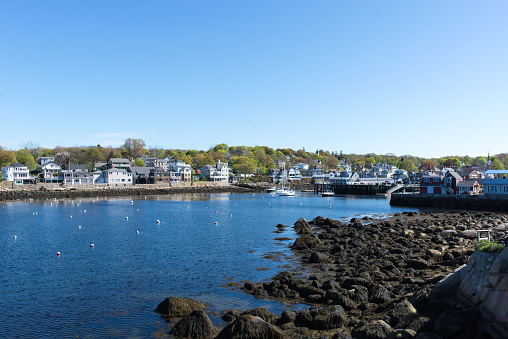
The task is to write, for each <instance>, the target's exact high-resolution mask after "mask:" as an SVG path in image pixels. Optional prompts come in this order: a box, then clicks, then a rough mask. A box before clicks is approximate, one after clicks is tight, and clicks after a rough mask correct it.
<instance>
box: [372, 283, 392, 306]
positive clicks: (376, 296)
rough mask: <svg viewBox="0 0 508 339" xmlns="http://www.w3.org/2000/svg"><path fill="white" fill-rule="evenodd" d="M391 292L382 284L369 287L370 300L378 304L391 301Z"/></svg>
mask: <svg viewBox="0 0 508 339" xmlns="http://www.w3.org/2000/svg"><path fill="white" fill-rule="evenodd" d="M391 300H392V298H391V297H390V292H389V291H388V290H387V289H386V287H384V286H381V285H372V286H371V287H370V288H369V301H370V302H373V303H376V304H384V303H387V302H389V301H391Z"/></svg>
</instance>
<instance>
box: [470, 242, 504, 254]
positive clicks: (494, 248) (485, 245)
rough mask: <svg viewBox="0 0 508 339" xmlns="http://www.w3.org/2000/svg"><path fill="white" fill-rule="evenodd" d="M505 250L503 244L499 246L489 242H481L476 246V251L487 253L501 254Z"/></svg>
mask: <svg viewBox="0 0 508 339" xmlns="http://www.w3.org/2000/svg"><path fill="white" fill-rule="evenodd" d="M503 248H504V245H503V244H498V243H495V242H492V241H488V240H481V241H479V242H478V243H476V245H475V246H474V249H475V250H477V251H481V252H487V253H499V252H501V251H502V250H503Z"/></svg>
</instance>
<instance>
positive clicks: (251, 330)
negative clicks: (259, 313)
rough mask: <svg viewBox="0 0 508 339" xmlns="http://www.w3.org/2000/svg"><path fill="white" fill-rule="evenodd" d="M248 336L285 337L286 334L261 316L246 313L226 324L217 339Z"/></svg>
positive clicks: (276, 338) (234, 338) (245, 337)
mask: <svg viewBox="0 0 508 339" xmlns="http://www.w3.org/2000/svg"><path fill="white" fill-rule="evenodd" d="M247 338H252V339H254V338H266V339H284V335H283V334H282V332H281V331H280V330H279V329H278V328H277V327H275V326H274V325H272V324H270V323H267V322H266V321H264V320H263V319H261V318H259V317H255V316H252V315H248V314H246V315H242V316H241V317H240V318H238V319H236V320H235V321H234V322H232V323H231V324H229V325H228V326H226V327H225V328H224V329H223V330H222V331H221V332H220V333H219V335H218V336H217V337H216V339H247Z"/></svg>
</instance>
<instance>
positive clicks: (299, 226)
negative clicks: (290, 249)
mask: <svg viewBox="0 0 508 339" xmlns="http://www.w3.org/2000/svg"><path fill="white" fill-rule="evenodd" d="M294 229H295V232H296V234H314V232H313V231H312V229H311V228H310V225H309V223H308V222H307V220H305V219H304V218H300V219H298V220H297V221H296V222H295V225H294Z"/></svg>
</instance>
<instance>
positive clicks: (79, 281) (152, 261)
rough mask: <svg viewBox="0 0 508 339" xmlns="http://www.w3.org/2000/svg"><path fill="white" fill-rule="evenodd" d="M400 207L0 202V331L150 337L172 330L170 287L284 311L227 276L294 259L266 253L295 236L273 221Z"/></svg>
mask: <svg viewBox="0 0 508 339" xmlns="http://www.w3.org/2000/svg"><path fill="white" fill-rule="evenodd" d="M131 199H133V203H132V204H131ZM51 203H52V204H51ZM330 207H331V208H330ZM404 210H408V209H407V208H397V207H391V206H390V205H389V204H388V200H387V199H386V198H384V197H381V198H374V197H368V198H361V197H334V198H322V197H317V196H313V195H312V194H308V195H305V194H301V195H299V196H296V197H277V196H273V195H269V194H255V195H252V194H213V195H201V194H195V195H179V196H161V197H160V198H159V200H157V197H147V199H146V200H145V199H144V197H135V198H125V197H123V198H99V199H79V200H60V201H59V202H58V203H57V202H55V201H53V200H45V201H33V202H5V203H0V240H1V241H0V255H1V258H0V270H1V274H0V319H2V321H0V337H10V338H13V337H84V338H98V337H131V338H136V337H138V338H146V337H150V336H153V335H154V334H155V333H156V332H157V331H167V330H168V329H167V328H164V326H165V322H164V320H163V319H162V318H161V317H160V316H159V315H158V314H157V313H155V312H154V309H155V307H156V306H157V304H158V303H159V302H160V301H162V300H163V299H164V298H165V297H167V296H186V297H192V298H195V299H197V300H199V301H202V302H204V303H207V304H209V310H212V311H217V312H220V311H221V310H224V309H231V308H239V309H248V308H252V307H258V306H264V307H266V308H268V309H270V310H271V311H273V312H276V313H280V312H281V311H282V310H283V309H284V306H283V305H280V304H278V303H277V302H268V301H262V300H257V299H255V298H253V297H251V296H249V295H246V294H244V293H242V292H239V291H235V290H231V289H229V288H226V287H225V284H226V283H228V282H240V281H243V280H250V281H262V280H265V279H268V278H269V277H271V276H273V275H274V274H276V273H277V272H279V271H280V270H282V269H283V268H282V266H283V265H285V264H288V261H287V260H288V259H284V258H283V259H282V260H279V261H273V260H269V259H266V258H264V255H265V254H267V253H272V252H276V253H279V254H282V255H287V254H289V253H290V251H289V250H288V244H290V243H292V240H291V241H278V240H274V238H277V237H287V238H291V239H293V240H294V239H295V234H294V232H293V231H292V228H288V229H286V231H284V232H283V233H281V234H276V233H273V231H274V230H276V228H275V225H277V224H279V223H281V224H286V225H293V224H294V222H295V221H296V220H297V219H298V218H300V217H304V218H306V219H307V220H311V219H313V218H315V217H316V216H319V215H321V216H324V217H330V218H334V219H342V218H345V219H349V218H351V217H355V216H359V217H362V216H365V215H369V216H382V215H384V214H385V213H395V212H401V211H404ZM35 213H36V214H35ZM71 216H72V218H71ZM126 217H128V219H126ZM157 220H160V223H159V224H158V223H156V221H157ZM216 222H217V223H218V224H215V223H216ZM79 226H81V228H79ZM136 231H139V234H138V233H137V232H136ZM15 236H16V238H15ZM92 242H93V243H94V245H95V246H94V247H93V248H91V247H90V244H91V243H92ZM57 252H60V253H61V255H60V257H57V255H56V253H57Z"/></svg>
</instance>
